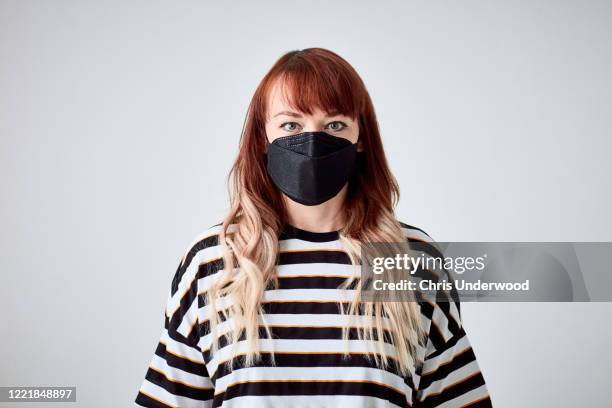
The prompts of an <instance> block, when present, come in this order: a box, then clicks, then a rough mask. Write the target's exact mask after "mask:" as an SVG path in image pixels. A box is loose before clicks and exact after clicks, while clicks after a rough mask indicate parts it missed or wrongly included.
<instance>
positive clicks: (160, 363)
mask: <svg viewBox="0 0 612 408" xmlns="http://www.w3.org/2000/svg"><path fill="white" fill-rule="evenodd" d="M193 252H194V251H189V252H188V253H187V254H186V255H184V256H183V257H182V258H181V261H180V262H179V266H178V269H177V271H176V273H175V276H174V278H173V280H172V285H171V288H170V292H169V294H168V300H167V302H166V307H165V310H164V316H163V322H164V327H163V329H162V332H161V336H160V339H159V342H158V344H157V346H156V348H155V351H154V353H153V357H152V358H151V362H150V364H149V367H148V368H147V370H146V374H145V378H144V381H143V383H142V385H141V387H140V389H139V390H138V394H137V396H136V400H135V404H136V405H137V406H142V407H156V408H167V407H181V408H183V407H198V408H205V407H212V402H213V395H214V386H213V383H212V381H211V378H210V377H209V375H208V371H207V369H206V365H205V361H204V356H203V354H202V351H201V349H200V348H199V347H198V343H199V339H200V335H199V331H200V330H199V326H198V318H197V311H198V289H197V287H198V284H197V282H198V279H197V277H198V264H199V262H198V261H197V256H196V255H195V254H194V253H193Z"/></svg>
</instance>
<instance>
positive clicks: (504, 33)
mask: <svg viewBox="0 0 612 408" xmlns="http://www.w3.org/2000/svg"><path fill="white" fill-rule="evenodd" d="M611 18H612V5H611V3H610V2H601V1H587V2H579V1H574V2H568V1H548V2H545V1H512V2H507V1H493V2H477V1H463V2H452V1H443V2H435V4H434V2H419V3H416V2H415V3H409V2H405V1H397V2H391V1H386V2H375V1H370V2H358V1H336V2H324V1H308V2H305V1H304V2H291V3H289V2H284V1H266V2H263V1H258V2H252V1H251V2H247V1H243V2H236V1H233V2H231V4H230V3H227V2H226V3H225V5H224V6H221V2H208V3H205V2H203V1H202V2H180V3H179V2H158V1H130V2H123V1H114V2H112V1H97V2H94V1H6V0H2V1H0V90H1V92H0V104H1V105H0V183H1V186H2V194H1V200H0V225H1V226H2V232H1V233H0V268H1V271H2V284H1V285H0V308H1V310H2V315H1V316H2V321H1V322H0V323H1V325H2V326H1V327H2V347H1V348H0V361H2V364H0V385H3V386H9V385H15V386H18V385H41V386H42V385H76V386H77V399H78V403H77V404H68V405H66V406H70V407H74V406H79V407H81V406H82V407H109V406H127V405H129V404H130V403H131V401H132V400H133V399H134V398H135V396H136V393H137V390H138V387H139V386H140V384H141V382H142V380H143V378H144V374H145V371H146V368H147V365H148V363H149V361H150V358H151V357H152V355H153V352H154V349H155V346H156V344H157V340H158V337H159V335H160V333H161V329H162V324H163V307H164V302H165V301H166V296H167V294H168V291H169V289H170V282H171V279H172V276H173V274H174V271H175V269H176V266H177V265H178V261H179V258H180V256H181V255H182V254H183V251H185V250H186V248H187V245H188V244H189V243H190V242H191V240H192V239H193V238H194V237H195V236H196V235H197V234H198V233H199V232H200V231H201V230H203V229H205V228H207V227H209V226H211V225H212V224H216V223H217V222H220V220H221V216H222V214H223V213H224V211H225V210H226V209H227V189H226V176H227V173H228V171H229V168H230V166H231V164H232V162H233V160H234V158H235V155H236V153H237V146H238V139H239V136H240V131H241V129H242V125H243V121H244V115H245V113H246V108H247V105H248V103H249V100H250V98H251V96H252V94H253V92H254V90H255V87H256V86H257V84H258V83H259V81H260V80H261V78H262V77H263V75H264V74H265V73H266V72H267V70H268V69H269V68H270V67H271V66H272V64H273V63H274V62H275V61H276V59H277V58H279V57H280V56H281V55H282V54H283V53H285V52H287V51H290V50H294V49H301V48H307V47H324V48H328V49H330V50H332V51H334V52H337V53H338V54H340V55H341V56H343V57H344V58H345V59H347V60H348V61H349V62H350V63H351V64H352V65H353V66H354V67H355V68H356V70H357V71H358V72H359V73H360V75H361V76H362V78H363V79H364V81H365V83H366V85H367V87H368V89H369V92H370V94H371V96H372V99H373V102H374V106H375V108H376V112H377V114H378V120H379V123H380V127H381V132H382V137H383V142H384V146H385V149H386V152H387V155H388V158H389V161H390V165H391V169H392V171H393V172H394V174H395V176H396V177H397V179H398V181H399V183H400V186H401V191H402V200H401V203H400V205H399V207H398V208H397V215H398V218H400V219H401V220H402V221H404V222H407V223H409V224H413V225H416V226H419V227H421V228H423V229H425V230H426V231H427V232H428V233H429V234H431V235H432V236H433V237H434V238H435V239H436V240H438V241H486V240H498V241H612V232H611V231H612V216H611V215H610V212H609V209H610V207H612V197H611V194H610V186H612V182H611V174H612V165H611V164H610V156H611V153H612V146H611V145H612V143H611V141H610V136H611V135H610V128H611V126H610V125H611V122H612V109H611V108H612V103H611V102H612V82H611V81H610V72H612V59H611V56H612V36H611V34H612V25H611V24H610V21H611ZM462 311H463V318H464V323H465V326H466V330H467V332H468V335H469V337H470V340H471V342H472V345H473V347H474V350H475V353H476V356H477V358H478V360H479V364H480V366H481V368H482V371H483V374H484V376H485V379H486V381H487V384H488V387H489V391H490V392H491V395H492V399H493V403H494V406H496V407H517V406H533V407H543V406H547V407H574V406H592V407H599V406H604V405H606V404H609V403H610V400H611V399H612V387H610V378H612V369H611V368H610V367H612V351H611V349H610V344H611V343H612V329H611V328H610V312H612V303H547V304H544V303H542V304H536V303H531V304H510V303H508V304H492V303H481V304H476V303H464V304H462ZM22 405H23V407H24V408H26V407H27V405H28V404H22ZM31 406H33V407H34V406H36V407H38V406H40V405H37V404H32V405H31ZM54 406H57V407H60V406H61V404H56V405H54Z"/></svg>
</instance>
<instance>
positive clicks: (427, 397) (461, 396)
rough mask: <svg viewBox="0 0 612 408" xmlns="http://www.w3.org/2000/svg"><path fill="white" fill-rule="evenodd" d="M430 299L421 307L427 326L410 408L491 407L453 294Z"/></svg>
mask: <svg viewBox="0 0 612 408" xmlns="http://www.w3.org/2000/svg"><path fill="white" fill-rule="evenodd" d="M432 300H433V303H429V302H427V303H426V304H425V306H424V308H425V310H426V311H425V313H424V314H425V315H426V316H427V318H428V319H429V322H430V324H429V331H428V341H427V346H426V353H425V359H424V364H423V367H422V369H421V370H420V378H419V381H418V387H417V389H416V393H415V395H414V396H413V399H414V404H413V407H415V408H416V407H448V408H450V407H453V408H457V407H461V408H467V407H469V408H476V407H479V408H480V407H492V402H491V399H490V396H489V392H488V390H487V386H486V383H485V380H484V377H483V374H482V372H481V370H480V367H479V365H478V361H477V360H476V355H475V353H474V350H472V346H471V344H470V341H469V339H468V336H467V333H466V332H465V328H464V327H463V324H462V321H461V311H460V302H459V298H458V297H457V296H456V292H455V293H454V294H451V293H449V292H437V294H436V298H435V299H432Z"/></svg>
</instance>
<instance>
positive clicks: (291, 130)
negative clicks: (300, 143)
mask: <svg viewBox="0 0 612 408" xmlns="http://www.w3.org/2000/svg"><path fill="white" fill-rule="evenodd" d="M286 125H294V126H296V127H289V126H286ZM297 126H299V125H298V124H297V123H296V122H285V123H283V124H282V125H280V128H281V129H283V130H285V131H287V132H293V131H294V130H295V129H296V128H297Z"/></svg>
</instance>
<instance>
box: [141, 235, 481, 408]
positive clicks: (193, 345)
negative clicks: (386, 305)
mask: <svg viewBox="0 0 612 408" xmlns="http://www.w3.org/2000/svg"><path fill="white" fill-rule="evenodd" d="M402 227H403V230H404V232H405V234H406V237H407V239H409V240H411V241H415V242H421V241H422V242H429V243H432V242H433V241H432V239H431V238H430V237H429V235H427V233H425V232H424V231H423V230H421V229H419V228H416V227H413V226H410V225H407V224H404V223H402ZM220 228H221V226H220V225H215V226H213V227H210V228H209V229H208V230H207V231H205V232H204V233H203V234H201V235H200V236H199V237H197V238H196V239H195V240H194V241H193V242H192V243H191V244H190V245H189V247H188V250H187V251H186V253H185V254H184V256H183V257H182V258H181V260H180V263H179V267H178V268H177V271H176V273H175V275H174V278H173V280H172V284H171V288H170V293H169V296H168V301H167V304H166V309H165V316H164V329H163V331H162V334H161V338H160V340H159V343H158V345H157V347H156V349H155V353H154V355H153V358H152V360H151V363H150V365H149V367H148V369H147V371H146V375H145V379H144V381H143V383H142V385H141V387H140V389H139V391H138V394H137V397H136V400H135V403H136V405H138V406H144V407H164V408H166V407H221V406H222V407H226V408H227V407H234V408H242V407H245V408H246V407H248V408H251V407H259V406H262V407H263V406H265V407H270V408H276V407H278V408H280V407H283V408H284V407H345V406H346V407H351V408H359V407H391V406H393V407H438V406H439V407H490V406H491V400H490V398H489V394H488V391H487V387H486V384H485V381H484V378H483V375H482V373H481V371H480V368H479V367H478V363H477V360H476V356H475V354H474V351H473V350H472V348H471V345H470V343H469V340H468V337H467V335H466V333H465V331H464V328H463V326H462V324H461V315H460V308H459V302H458V301H457V300H451V301H446V302H443V301H438V302H436V303H432V302H429V301H427V300H423V301H422V302H420V306H421V317H422V322H423V325H424V327H425V328H426V329H427V330H428V333H429V337H428V341H427V345H426V347H421V348H420V352H421V355H422V356H425V364H424V366H423V367H422V370H420V369H417V371H416V372H415V373H413V375H412V376H407V377H405V376H402V375H401V374H400V373H399V371H398V369H397V364H396V363H395V360H391V364H390V365H389V366H388V367H387V368H386V369H380V368H378V367H377V366H376V364H375V362H374V361H373V360H372V359H369V358H368V355H369V354H371V353H372V352H374V351H375V350H376V347H377V344H376V343H375V342H374V341H363V340H359V339H358V338H357V334H356V333H357V330H356V327H358V326H360V325H363V324H365V320H364V319H360V318H359V317H357V318H353V319H352V320H348V317H347V316H343V315H341V314H340V310H339V305H338V302H339V301H342V302H346V304H347V305H348V303H349V302H350V301H351V299H352V298H353V295H354V291H353V290H351V289H338V286H339V285H340V284H341V283H342V282H344V280H345V279H346V278H348V277H350V276H351V275H352V274H353V273H354V270H353V269H352V267H351V265H350V259H349V258H348V256H347V254H346V253H345V252H343V251H342V249H341V245H340V241H339V240H338V235H337V233H335V232H325V233H314V232H309V231H304V230H300V229H297V228H293V227H287V228H286V230H285V231H283V233H282V234H281V236H280V237H279V244H280V256H279V266H278V268H277V272H278V278H279V284H280V285H279V287H278V289H273V288H269V290H266V291H265V293H264V299H263V309H264V312H265V314H264V316H263V318H265V319H266V321H267V322H268V324H270V326H271V331H272V335H273V336H272V339H267V338H263V337H267V336H265V332H264V330H263V328H262V329H260V336H261V337H262V339H261V340H260V347H261V350H262V359H261V361H258V362H257V363H256V364H255V365H253V366H250V367H247V368H243V362H244V360H243V357H244V353H245V351H246V344H245V343H244V342H239V343H238V344H237V348H236V349H232V348H231V346H228V345H227V344H226V343H224V342H223V341H221V342H220V346H221V348H220V349H219V350H218V351H217V352H216V353H215V354H214V355H213V354H212V353H211V351H210V346H211V341H212V339H211V335H210V324H209V319H210V317H211V309H210V306H209V305H207V304H205V302H204V296H203V294H204V293H206V291H207V290H208V289H209V288H210V287H211V285H212V284H213V282H215V280H216V279H218V278H219V277H220V276H221V275H220V274H222V273H227V271H226V270H224V269H223V262H222V258H221V255H222V253H221V248H220V246H219V240H218V233H219V230H220ZM357 271H358V270H357ZM218 303H219V305H221V306H222V305H223V301H219V302H218ZM227 305H228V304H227V303H226V304H225V306H227ZM230 324H231V320H230V321H225V322H222V323H221V325H220V326H219V329H220V330H228V329H229V325H230ZM344 326H349V327H351V329H350V331H349V339H350V340H349V342H348V344H346V343H345V342H344V341H343V340H342V327H344ZM383 335H384V336H385V337H384V338H387V339H388V335H386V334H383ZM345 347H348V351H349V353H350V357H349V358H345V356H344V355H343V352H344V351H345ZM386 347H387V352H388V353H389V355H391V356H396V353H395V350H394V348H393V346H392V345H391V344H389V343H388V341H387V343H386ZM272 351H274V358H275V363H276V364H275V365H274V366H273V365H272V364H271V360H270V356H271V352H272ZM232 357H234V361H233V370H229V369H228V368H227V367H226V364H225V363H226V362H227V361H230V360H231V359H232Z"/></svg>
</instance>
